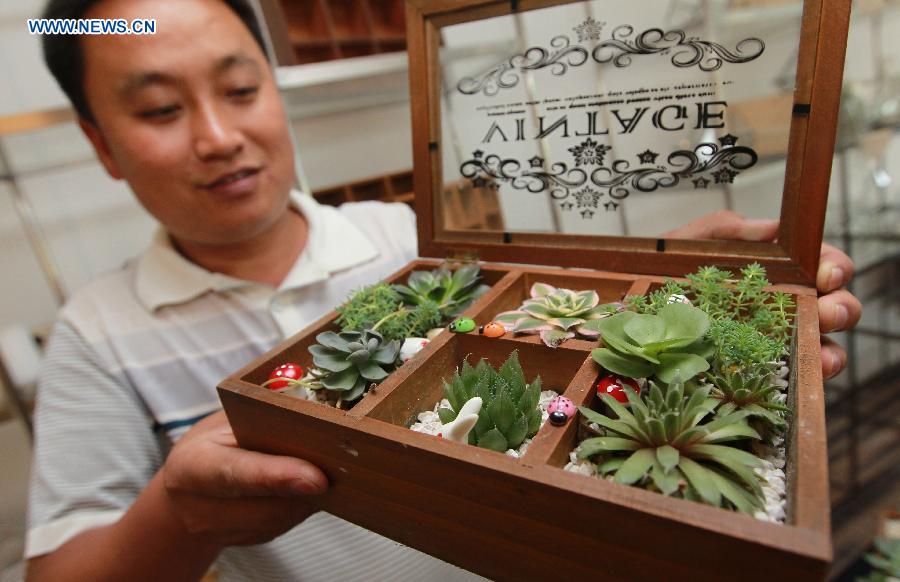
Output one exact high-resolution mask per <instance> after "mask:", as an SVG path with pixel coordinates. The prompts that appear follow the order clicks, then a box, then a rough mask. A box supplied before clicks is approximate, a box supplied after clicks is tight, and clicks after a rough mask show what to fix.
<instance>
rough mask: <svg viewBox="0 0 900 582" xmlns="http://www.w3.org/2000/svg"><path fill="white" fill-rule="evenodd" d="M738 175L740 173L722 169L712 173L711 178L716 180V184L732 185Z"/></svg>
mask: <svg viewBox="0 0 900 582" xmlns="http://www.w3.org/2000/svg"><path fill="white" fill-rule="evenodd" d="M738 174H740V172H738V171H735V170H732V169H731V168H722V169H721V170H718V171H716V172H712V175H713V178H715V179H716V184H726V183H728V184H732V183H734V177H735V176H737V175H738Z"/></svg>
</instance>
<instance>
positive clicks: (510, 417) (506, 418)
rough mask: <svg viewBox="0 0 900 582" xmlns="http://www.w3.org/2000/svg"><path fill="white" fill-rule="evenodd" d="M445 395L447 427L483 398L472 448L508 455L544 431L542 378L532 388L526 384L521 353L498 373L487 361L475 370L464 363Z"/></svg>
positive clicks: (441, 410)
mask: <svg viewBox="0 0 900 582" xmlns="http://www.w3.org/2000/svg"><path fill="white" fill-rule="evenodd" d="M444 395H445V397H446V398H447V400H448V401H449V402H450V408H449V409H448V408H439V409H438V415H439V416H440V419H441V422H442V423H444V424H447V423H450V422H453V420H455V419H456V416H457V414H458V413H459V411H460V410H461V409H462V407H463V405H464V404H465V403H466V402H468V401H469V400H470V399H472V398H474V397H475V396H479V397H481V400H482V405H481V411H480V412H479V413H478V422H476V423H475V427H474V428H473V429H472V431H471V432H470V433H469V444H471V445H478V446H479V447H482V448H485V449H491V450H493V451H499V452H504V451H506V450H507V449H515V448H518V447H519V446H520V445H521V444H522V442H523V441H524V440H525V439H526V438H528V437H531V436H534V435H535V434H536V433H537V431H538V429H539V428H540V427H541V417H542V415H541V409H540V407H539V403H540V398H541V377H540V376H538V377H537V378H535V379H534V381H533V382H531V383H530V384H529V383H527V382H526V381H525V375H524V373H523V372H522V366H521V365H520V364H519V356H518V353H517V352H513V353H512V354H510V356H509V358H508V359H507V360H506V362H504V364H503V365H502V366H501V367H500V371H499V372H498V371H497V370H495V369H494V368H493V367H492V366H491V365H490V364H489V363H488V362H487V361H486V360H483V359H482V360H481V361H479V362H478V364H477V365H476V366H475V367H474V368H473V367H472V366H470V365H469V362H468V361H466V362H463V365H462V370H459V369H457V370H456V372H455V373H454V374H453V378H452V379H451V380H450V382H447V381H446V380H445V381H444Z"/></svg>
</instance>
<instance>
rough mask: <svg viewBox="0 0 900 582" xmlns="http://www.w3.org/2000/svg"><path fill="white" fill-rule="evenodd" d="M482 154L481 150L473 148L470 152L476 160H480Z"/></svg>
mask: <svg viewBox="0 0 900 582" xmlns="http://www.w3.org/2000/svg"><path fill="white" fill-rule="evenodd" d="M483 155H484V152H483V151H481V150H475V151H474V152H472V157H473V158H475V159H476V160H480V159H481V157H482V156H483Z"/></svg>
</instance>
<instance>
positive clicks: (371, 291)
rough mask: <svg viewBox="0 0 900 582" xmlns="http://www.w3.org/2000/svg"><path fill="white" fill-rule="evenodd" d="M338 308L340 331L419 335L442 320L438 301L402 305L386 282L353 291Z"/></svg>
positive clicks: (397, 337) (400, 336)
mask: <svg viewBox="0 0 900 582" xmlns="http://www.w3.org/2000/svg"><path fill="white" fill-rule="evenodd" d="M337 312H338V313H339V314H340V315H339V316H338V318H337V324H338V325H340V326H341V329H342V330H343V331H359V330H363V329H371V330H373V331H376V332H378V333H379V334H381V335H382V336H383V337H384V338H385V339H388V340H403V339H404V338H407V337H422V336H424V335H425V334H426V333H427V332H428V330H429V329H431V328H434V327H440V326H441V325H443V323H444V320H443V318H442V316H441V312H440V310H439V309H438V306H437V305H434V304H432V303H423V304H421V305H405V304H404V303H403V299H402V297H401V296H400V294H399V293H398V292H397V291H396V290H394V289H393V288H392V287H391V286H390V285H388V284H386V283H379V284H377V285H371V286H369V287H364V288H362V289H360V290H358V291H356V292H355V293H353V294H352V295H351V296H350V298H349V300H348V301H347V302H346V303H345V304H344V305H341V306H340V307H338V308H337Z"/></svg>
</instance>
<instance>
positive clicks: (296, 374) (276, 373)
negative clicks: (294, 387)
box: [266, 363, 303, 390]
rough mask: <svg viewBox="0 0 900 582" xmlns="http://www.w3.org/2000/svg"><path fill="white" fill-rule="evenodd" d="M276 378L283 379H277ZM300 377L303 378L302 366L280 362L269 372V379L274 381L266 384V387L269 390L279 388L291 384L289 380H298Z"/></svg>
mask: <svg viewBox="0 0 900 582" xmlns="http://www.w3.org/2000/svg"><path fill="white" fill-rule="evenodd" d="M278 378H284V379H283V380H278ZM301 378H303V368H301V367H300V364H291V363H288V364H281V365H280V366H278V367H277V368H275V369H274V370H272V373H271V374H269V380H275V381H274V382H269V383H268V384H266V388H268V389H269V390H281V389H283V388H287V387H288V386H290V385H291V383H290V381H289V380H299V379H301Z"/></svg>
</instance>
